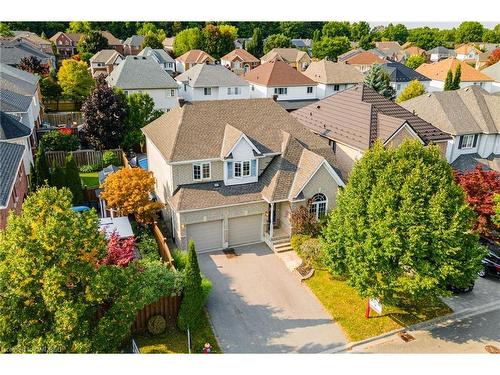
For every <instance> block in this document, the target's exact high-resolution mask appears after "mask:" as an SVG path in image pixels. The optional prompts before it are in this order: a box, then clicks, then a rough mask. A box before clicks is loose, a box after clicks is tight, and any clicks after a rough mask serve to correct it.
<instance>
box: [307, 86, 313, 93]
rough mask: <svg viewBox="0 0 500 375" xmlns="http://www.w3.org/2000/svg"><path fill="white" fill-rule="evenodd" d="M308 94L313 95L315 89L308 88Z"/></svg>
mask: <svg viewBox="0 0 500 375" xmlns="http://www.w3.org/2000/svg"><path fill="white" fill-rule="evenodd" d="M307 93H308V94H312V93H313V88H312V86H308V87H307Z"/></svg>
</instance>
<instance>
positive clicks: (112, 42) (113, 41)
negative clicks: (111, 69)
mask: <svg viewBox="0 0 500 375" xmlns="http://www.w3.org/2000/svg"><path fill="white" fill-rule="evenodd" d="M101 34H102V36H103V37H105V38H106V39H107V40H108V44H109V45H110V46H117V45H120V44H122V40H121V39H118V38H117V37H116V36H114V35H113V34H111V33H110V32H109V31H107V30H103V31H101Z"/></svg>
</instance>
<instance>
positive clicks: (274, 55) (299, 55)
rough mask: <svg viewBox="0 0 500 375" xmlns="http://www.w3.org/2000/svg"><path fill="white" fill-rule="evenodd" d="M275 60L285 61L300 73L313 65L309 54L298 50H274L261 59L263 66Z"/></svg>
mask: <svg viewBox="0 0 500 375" xmlns="http://www.w3.org/2000/svg"><path fill="white" fill-rule="evenodd" d="M274 60H279V61H283V62H284V63H286V64H288V65H290V66H291V67H292V68H294V69H296V70H298V71H299V72H303V71H304V70H306V69H307V67H308V66H309V64H310V63H311V58H310V57H309V55H308V54H307V52H304V51H301V50H299V49H297V48H273V49H272V50H270V51H269V52H268V53H266V54H265V55H264V56H262V57H261V58H260V62H261V63H262V64H265V63H268V62H270V61H274Z"/></svg>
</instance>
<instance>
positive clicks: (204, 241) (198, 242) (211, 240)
mask: <svg viewBox="0 0 500 375" xmlns="http://www.w3.org/2000/svg"><path fill="white" fill-rule="evenodd" d="M187 238H188V241H189V240H193V241H194V244H195V246H196V251H204V250H213V249H220V248H222V220H217V221H209V222H206V223H198V224H189V225H188V226H187Z"/></svg>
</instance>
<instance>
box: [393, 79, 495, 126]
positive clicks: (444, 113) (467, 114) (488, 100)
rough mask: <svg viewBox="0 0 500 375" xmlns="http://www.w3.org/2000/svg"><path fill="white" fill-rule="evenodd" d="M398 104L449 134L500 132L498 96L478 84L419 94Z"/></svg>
mask: <svg viewBox="0 0 500 375" xmlns="http://www.w3.org/2000/svg"><path fill="white" fill-rule="evenodd" d="M401 105H402V106H403V107H405V108H407V109H408V110H410V111H415V113H416V114H417V115H418V116H419V117H421V118H423V119H425V120H426V121H429V122H430V123H432V124H433V125H434V126H436V127H437V128H439V129H441V130H442V131H444V132H447V133H450V134H453V135H463V134H477V133H484V134H500V96H496V95H491V94H488V92H486V91H485V90H484V89H482V88H480V87H479V86H468V87H465V88H462V89H460V90H455V91H442V92H437V91H436V92H433V93H428V94H423V95H420V96H418V97H416V98H413V99H410V100H407V101H405V102H403V103H401Z"/></svg>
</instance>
